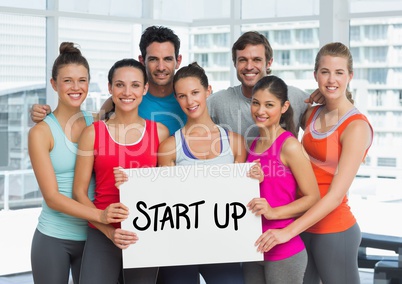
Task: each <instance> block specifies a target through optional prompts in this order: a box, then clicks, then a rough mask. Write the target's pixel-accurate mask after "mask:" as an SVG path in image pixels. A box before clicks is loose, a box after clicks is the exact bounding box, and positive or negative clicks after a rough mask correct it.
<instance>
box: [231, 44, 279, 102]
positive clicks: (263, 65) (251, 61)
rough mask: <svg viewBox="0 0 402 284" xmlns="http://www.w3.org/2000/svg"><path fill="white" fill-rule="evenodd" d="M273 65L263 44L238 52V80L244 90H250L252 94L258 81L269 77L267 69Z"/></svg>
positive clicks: (249, 46) (247, 47) (236, 65)
mask: <svg viewBox="0 0 402 284" xmlns="http://www.w3.org/2000/svg"><path fill="white" fill-rule="evenodd" d="M271 64H272V60H270V61H267V59H266V58H265V48H264V46H263V45H262V44H258V45H251V44H249V45H247V46H246V47H245V48H244V49H243V50H237V51H236V64H235V67H236V73H237V79H239V81H240V82H241V84H242V86H243V88H246V89H249V90H250V92H251V89H252V88H253V87H254V85H255V84H256V83H257V82H258V80H260V79H261V78H262V77H264V76H266V75H267V68H269V67H270V66H271ZM250 95H251V93H250Z"/></svg>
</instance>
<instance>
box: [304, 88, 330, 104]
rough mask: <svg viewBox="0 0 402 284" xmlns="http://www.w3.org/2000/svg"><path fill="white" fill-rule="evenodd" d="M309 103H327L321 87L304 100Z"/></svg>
mask: <svg viewBox="0 0 402 284" xmlns="http://www.w3.org/2000/svg"><path fill="white" fill-rule="evenodd" d="M304 102H305V103H307V104H313V103H316V104H320V105H325V97H324V96H323V95H322V94H321V92H320V90H319V89H316V90H315V91H314V92H312V93H311V95H310V97H308V98H307V99H305V100H304Z"/></svg>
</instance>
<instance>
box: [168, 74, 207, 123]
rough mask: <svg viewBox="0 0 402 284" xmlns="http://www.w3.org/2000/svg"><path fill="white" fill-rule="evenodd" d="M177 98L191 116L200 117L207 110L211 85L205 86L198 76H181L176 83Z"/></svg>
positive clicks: (182, 107)
mask: <svg viewBox="0 0 402 284" xmlns="http://www.w3.org/2000/svg"><path fill="white" fill-rule="evenodd" d="M175 91H176V93H175V94H176V99H177V101H178V103H179V105H180V107H181V109H182V110H183V111H184V113H185V114H186V115H187V117H189V118H198V117H200V116H201V115H203V114H204V113H205V112H207V97H209V95H210V94H211V86H208V88H205V87H204V86H203V85H202V84H201V82H200V79H198V78H196V77H186V78H181V79H179V80H178V81H177V82H176V83H175Z"/></svg>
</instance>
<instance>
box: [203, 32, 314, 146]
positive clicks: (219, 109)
mask: <svg viewBox="0 0 402 284" xmlns="http://www.w3.org/2000/svg"><path fill="white" fill-rule="evenodd" d="M272 55H273V51H272V48H271V45H270V44H269V42H268V40H267V39H266V37H265V36H263V35H262V34H260V33H258V32H254V31H250V32H246V33H244V34H243V35H241V36H240V37H239V39H238V40H237V41H236V42H235V43H234V44H233V47H232V60H233V63H234V66H235V67H236V74H237V78H238V80H239V81H240V82H241V84H240V85H238V86H234V87H229V88H227V89H226V90H221V91H218V92H216V93H214V94H212V95H211V96H210V97H209V98H208V101H207V102H208V110H209V114H210V115H211V118H212V120H213V121H214V122H215V123H217V124H219V125H221V126H224V127H226V128H228V129H229V130H231V131H233V132H237V133H240V134H241V135H243V136H244V138H245V139H246V140H247V141H251V140H252V139H253V138H255V137H257V136H258V135H259V132H258V127H256V126H255V123H254V121H253V119H252V117H251V112H250V103H251V94H252V93H251V92H252V89H253V87H254V85H255V84H256V83H257V82H258V80H260V79H261V78H262V77H264V76H267V75H269V74H270V73H271V70H270V67H271V65H272V62H273V58H272ZM288 97H289V101H290V104H291V106H292V108H293V111H294V122H295V126H296V130H297V131H298V130H299V126H300V120H301V116H302V115H303V113H304V111H305V110H306V108H307V106H308V105H307V103H306V102H305V100H308V99H309V95H308V94H307V93H306V92H304V91H302V90H300V89H298V88H295V87H292V86H288Z"/></svg>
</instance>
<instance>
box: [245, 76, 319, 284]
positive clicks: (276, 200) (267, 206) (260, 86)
mask: <svg viewBox="0 0 402 284" xmlns="http://www.w3.org/2000/svg"><path fill="white" fill-rule="evenodd" d="M287 90H288V89H287V85H286V84H285V82H283V80H281V79H280V78H278V77H276V76H273V75H272V76H266V77H264V78H262V79H260V80H259V81H258V82H257V84H256V85H255V86H254V88H253V91H252V98H251V115H252V118H253V120H254V122H255V124H256V125H257V126H258V128H259V133H260V135H259V136H258V137H257V138H256V139H255V140H254V141H253V142H252V144H251V146H250V153H249V155H248V157H247V161H248V162H253V161H254V162H257V165H256V166H253V167H252V169H251V171H250V176H251V177H254V178H257V179H259V180H260V197H259V198H254V199H253V200H251V201H250V203H249V204H248V207H249V209H250V210H252V212H253V213H255V214H256V215H257V216H261V217H262V227H263V232H265V231H266V230H268V229H272V228H283V227H286V226H287V225H288V224H290V223H292V222H293V221H294V219H295V217H298V216H300V215H301V214H302V213H304V212H306V211H307V210H308V209H309V208H310V207H311V206H312V205H313V204H314V203H315V202H317V201H318V200H319V198H320V195H319V191H318V186H317V181H316V179H315V176H314V172H313V169H312V167H311V164H310V161H309V160H308V159H306V156H305V153H304V151H303V147H302V145H301V144H300V142H299V141H298V140H297V139H296V137H295V136H296V133H295V127H294V122H293V110H292V107H291V106H290V103H289V100H288V91H287ZM298 189H299V190H300V192H301V193H302V194H303V196H302V197H301V198H299V199H297V194H296V193H297V190H298ZM259 249H260V248H259ZM306 266H307V253H306V250H305V247H304V244H303V241H302V240H301V238H300V237H299V236H295V237H294V238H292V239H291V240H289V241H288V242H286V243H284V244H281V245H279V246H276V247H274V248H273V249H272V250H271V251H269V252H266V253H264V261H262V262H246V263H243V271H244V277H245V281H246V283H247V284H254V283H255V284H258V283H276V284H279V283H283V284H285V283H302V281H303V275H304V272H305V269H306Z"/></svg>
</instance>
